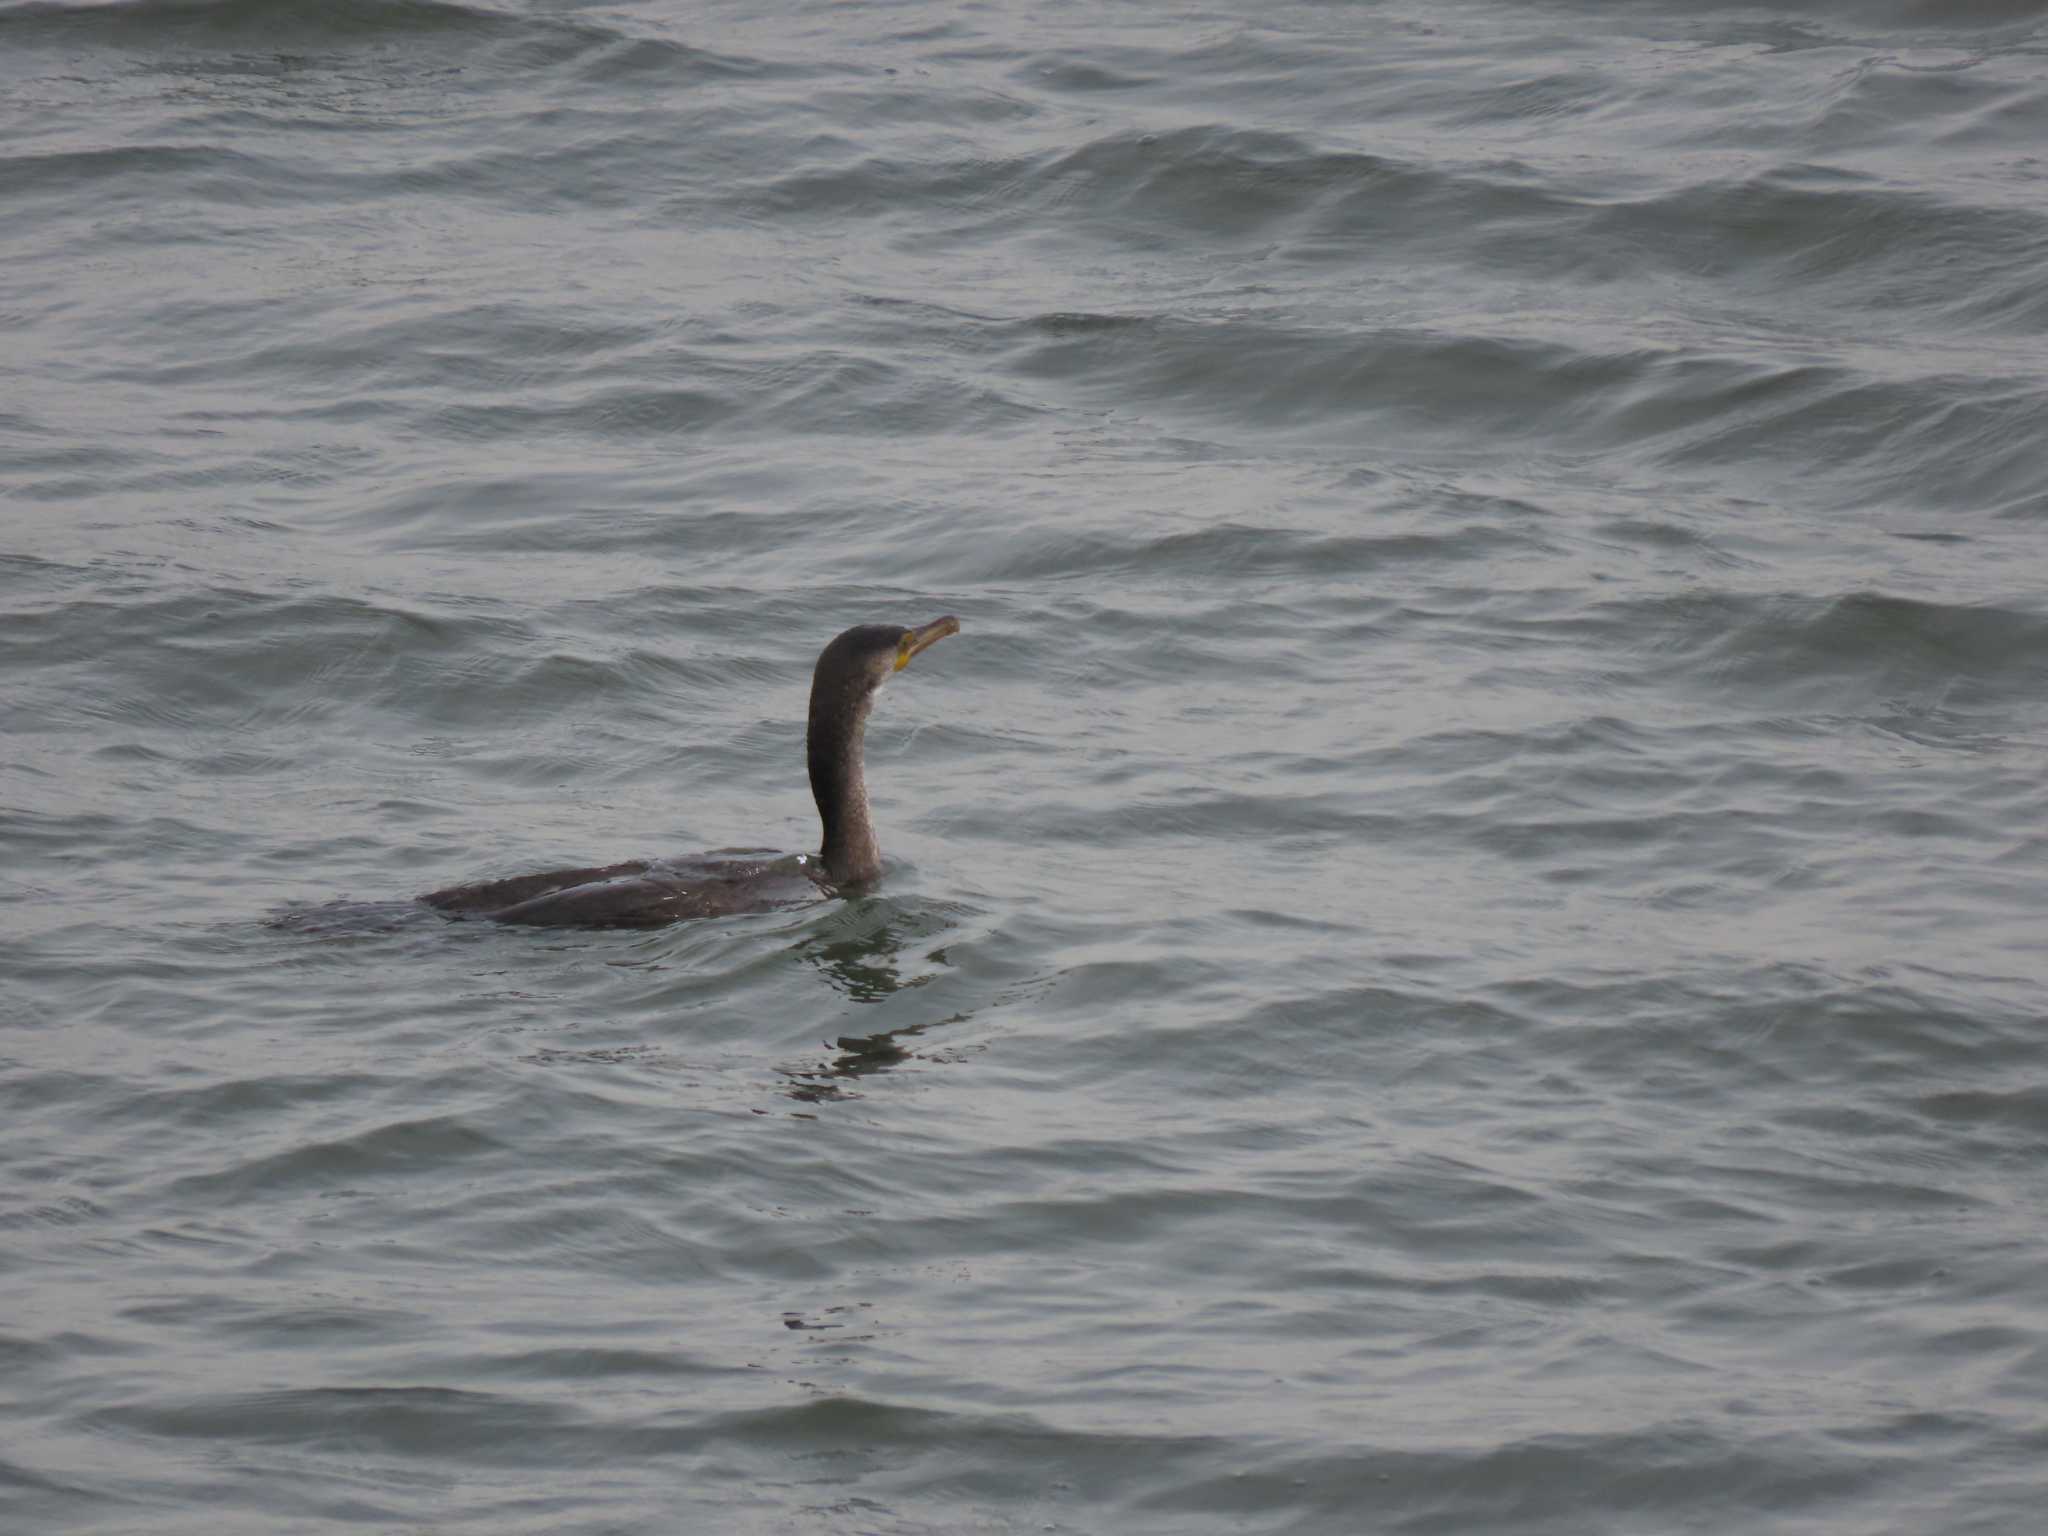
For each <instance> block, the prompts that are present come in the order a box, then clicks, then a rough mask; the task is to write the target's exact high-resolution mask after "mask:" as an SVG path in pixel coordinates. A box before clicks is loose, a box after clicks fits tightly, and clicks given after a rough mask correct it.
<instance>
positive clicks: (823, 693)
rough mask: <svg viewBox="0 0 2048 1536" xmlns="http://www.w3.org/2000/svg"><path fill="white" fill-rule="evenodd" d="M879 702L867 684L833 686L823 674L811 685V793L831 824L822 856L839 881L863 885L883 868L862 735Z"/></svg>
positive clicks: (836, 882) (826, 824)
mask: <svg viewBox="0 0 2048 1536" xmlns="http://www.w3.org/2000/svg"><path fill="white" fill-rule="evenodd" d="M873 703H874V695H873V694H872V693H870V692H868V691H867V690H866V689H856V690H839V689H833V688H829V687H828V686H827V685H826V683H825V681H824V680H823V679H820V680H819V681H818V682H817V683H816V684H815V685H813V687H812V689H811V719H810V728H809V730H808V732H807V733H806V736H805V747H806V751H807V755H808V756H809V759H810V769H811V797H812V798H813V799H815V800H816V801H817V802H818V820H819V821H821V822H822V823H824V827H825V845H824V848H823V850H822V853H821V857H822V858H823V860H824V863H825V874H826V877H827V878H828V879H830V880H831V882H832V883H833V884H834V885H863V884H865V883H867V882H868V881H870V880H873V879H874V878H875V877H876V876H877V875H879V874H880V873H881V872H882V847H881V844H879V843H878V842H876V841H875V824H874V821H873V819H872V818H871V817H870V816H869V815H868V785H867V776H866V774H865V773H864V772H863V771H862V762H861V742H862V737H863V736H865V734H866V732H867V723H868V709H869V707H870V706H871V705H872V704H873Z"/></svg>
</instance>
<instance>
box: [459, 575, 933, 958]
mask: <svg viewBox="0 0 2048 1536" xmlns="http://www.w3.org/2000/svg"><path fill="white" fill-rule="evenodd" d="M959 632H960V621H959V620H958V619H956V618H954V617H953V616H952V615H950V614H948V615H947V616H946V617H944V618H938V619H933V620H932V621H931V622H930V623H929V624H918V625H915V626H912V627H911V628H908V629H906V628H903V627H901V626H899V625H894V624H859V625H856V626H854V627H853V628H852V629H849V630H847V631H846V632H845V633H844V634H841V635H838V636H835V637H834V638H833V640H832V642H831V643H830V644H829V645H827V646H826V647H825V649H824V650H823V651H822V652H820V653H819V656H818V665H817V669H816V670H815V671H814V672H813V673H812V674H811V712H810V721H809V725H808V728H807V729H806V731H805V736H804V746H805V756H806V757H807V759H808V761H809V766H810V774H811V796H812V798H813V799H815V800H816V801H817V802H818V820H819V821H820V822H822V823H823V824H824V834H825V835H824V841H823V844H822V846H821V847H820V848H819V851H818V853H817V854H816V855H815V856H812V855H807V854H796V855H791V856H782V855H777V854H775V853H773V852H770V851H765V850H761V849H752V848H721V849H717V850H714V851H713V852H711V853H708V854H700V855H696V856H694V857H688V858H680V859H636V860H632V861H630V862H628V863H624V864H607V865H601V866H595V867H592V868H588V869H551V870H545V871H543V872H542V873H540V874H536V875H516V876H514V877H512V878H511V879H508V880H485V881H481V882H479V883H477V884H475V885H452V886H449V887H448V888H447V889H446V890H441V891H429V892H428V893H427V894H426V895H424V896H422V897H420V898H419V899H420V900H421V901H422V902H424V903H426V905H428V906H429V907H432V908H433V909H434V910H435V911H437V912H441V913H444V914H446V915H447V916H449V917H454V918H488V919H490V920H491V921H493V922H499V923H532V924H536V925H540V926H552V927H564V928H660V927H663V926H665V925H667V924H669V923H674V922H680V921H681V920H683V919H684V918H690V917H719V916H724V915H726V914H729V913H736V912H764V911H767V910H769V909H771V908H774V907H783V906H791V905H795V904H796V903H799V902H804V901H815V900H816V899H817V898H818V897H819V895H820V894H821V893H823V894H827V895H830V894H836V893H839V892H844V891H848V890H857V889H859V888H860V887H862V886H865V885H868V884H870V883H872V882H873V881H874V879H875V878H876V876H878V875H880V874H881V872H882V847H881V844H880V843H879V842H877V841H876V839H875V824H874V820H873V818H872V817H871V816H870V815H869V814H868V788H867V777H866V774H865V773H864V772H863V769H862V763H861V743H862V739H863V737H864V736H865V734H866V731H867V723H868V711H869V710H870V709H871V708H873V707H874V702H875V695H876V694H877V693H878V692H880V691H881V687H882V684H884V683H885V682H887V681H888V680H889V679H890V678H891V677H893V676H895V674H897V673H898V672H901V671H902V670H903V669H904V668H905V667H907V666H909V665H910V662H911V658H912V657H914V656H917V655H919V654H920V653H921V652H923V651H925V650H926V649H928V648H929V647H931V646H932V645H934V644H936V643H937V642H938V641H940V640H943V639H945V638H946V636H948V635H957V634H958V633H959Z"/></svg>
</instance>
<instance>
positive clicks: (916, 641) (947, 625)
mask: <svg viewBox="0 0 2048 1536" xmlns="http://www.w3.org/2000/svg"><path fill="white" fill-rule="evenodd" d="M959 633H960V621H959V620H958V619H956V618H954V617H953V615H951V614H950V613H949V614H947V615H946V616H945V617H944V618H943V619H933V620H932V621H931V623H929V624H919V625H917V626H916V627H915V628H912V629H907V630H905V631H904V632H903V638H902V639H901V640H899V641H897V642H896V670H897V671H898V672H901V671H902V670H903V669H904V668H905V667H907V666H909V665H910V658H911V657H913V656H915V655H916V654H917V653H918V652H919V651H922V650H924V649H925V648H926V647H928V646H932V645H936V644H937V643H938V642H939V641H941V640H943V639H945V638H946V636H948V635H957V634H959Z"/></svg>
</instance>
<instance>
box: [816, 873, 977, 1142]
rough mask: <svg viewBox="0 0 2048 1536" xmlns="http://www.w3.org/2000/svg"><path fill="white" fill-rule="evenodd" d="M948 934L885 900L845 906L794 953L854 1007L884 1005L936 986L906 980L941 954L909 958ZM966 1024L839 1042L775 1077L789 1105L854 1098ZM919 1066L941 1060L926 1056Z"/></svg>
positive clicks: (927, 916) (918, 978) (939, 919)
mask: <svg viewBox="0 0 2048 1536" xmlns="http://www.w3.org/2000/svg"><path fill="white" fill-rule="evenodd" d="M947 926H948V923H947V920H946V918H945V917H944V916H943V915H940V914H937V913H933V912H930V911H912V910H907V909H905V908H903V907H901V906H899V905H898V904H896V903H894V902H891V901H889V900H887V899H886V898H876V899H871V900H866V901H857V902H849V903H848V904H847V905H846V907H844V908H843V909H842V910H841V911H840V912H839V913H838V914H836V916H835V920H834V921H833V923H832V924H831V926H830V927H829V928H828V929H827V930H826V931H824V932H820V933H816V934H813V935H812V936H811V937H809V938H807V939H806V940H805V941H804V942H803V943H802V944H801V945H799V946H798V949H799V953H801V954H802V955H803V957H804V959H806V960H807V961H809V962H810V963H811V964H812V965H814V966H816V967H817V969H818V971H819V973H820V974H821V975H823V976H824V978H825V980H826V981H827V982H828V983H830V984H831V986H832V987H833V988H834V989H835V990H836V991H839V992H842V993H844V994H845V995H846V996H847V997H849V998H851V999H852V1000H853V1001H854V1002H856V1003H870V1004H872V1003H885V1002H887V1001H888V1000H889V999H890V998H893V997H895V996H897V995H898V994H900V993H905V992H909V991H912V990H914V989H915V988H918V987H922V986H925V985H926V984H928V983H929V982H931V981H932V980H933V979H935V977H936V975H937V972H936V971H933V970H925V971H921V972H918V973H915V974H905V972H906V966H907V964H908V963H914V962H915V961H917V960H922V961H924V962H927V963H929V964H934V965H939V966H943V965H945V964H946V963H947V962H946V952H945V950H944V949H943V948H933V949H929V950H924V951H922V953H921V954H918V953H912V952H913V951H914V950H915V948H916V946H919V945H921V944H922V943H923V942H924V941H926V940H928V939H930V938H931V937H933V936H934V935H936V934H938V933H941V932H944V931H945V929H946V928H947ZM968 1017H969V1016H968V1015H967V1014H964V1013H956V1014H954V1015H952V1016H951V1017H950V1018H945V1019H937V1020H933V1019H926V1020H924V1021H923V1022H921V1023H917V1024H906V1025H902V1026H899V1027H897V1028H895V1029H884V1030H879V1031H877V1032H875V1033H874V1034H868V1035H841V1036H839V1037H837V1038H836V1039H834V1040H831V1041H828V1042H827V1043H828V1044H829V1045H830V1046H831V1047H832V1048H833V1049H834V1050H835V1051H836V1052H837V1054H836V1055H834V1056H832V1057H830V1058H829V1059H827V1060H823V1061H819V1062H817V1063H815V1064H812V1065H808V1066H802V1067H793V1066H792V1067H778V1068H777V1069H776V1070H777V1071H779V1072H780V1073H781V1074H782V1075H783V1076H784V1077H786V1078H787V1079H789V1086H788V1088H787V1089H786V1090H785V1091H786V1092H787V1093H788V1095H789V1096H790V1097H791V1098H793V1099H800V1100H802V1101H804V1102H805V1103H811V1104H815V1103H819V1102H822V1101H824V1100H827V1099H843V1098H848V1097H852V1096H854V1093H855V1090H854V1088H853V1086H852V1085H853V1082H854V1080H856V1079H858V1078H862V1077H866V1076H868V1075H869V1074H871V1073H876V1072H886V1071H889V1070H890V1069H891V1068H894V1067H897V1066H900V1065H902V1064H903V1063H904V1062H907V1061H910V1060H913V1059H916V1058H917V1057H918V1056H920V1055H923V1054H924V1053H920V1052H916V1051H913V1050H912V1049H911V1048H910V1046H909V1045H908V1044H906V1043H905V1042H908V1041H911V1040H913V1039H915V1038H916V1037H917V1036H919V1035H922V1034H924V1033H925V1031H927V1030H929V1029H932V1028H934V1027H936V1026H938V1025H942V1024H957V1023H962V1022H964V1021H965V1020H966V1019H967V1018H968ZM924 1059H927V1060H932V1059H943V1058H934V1057H931V1056H929V1055H926V1056H925V1057H924Z"/></svg>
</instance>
